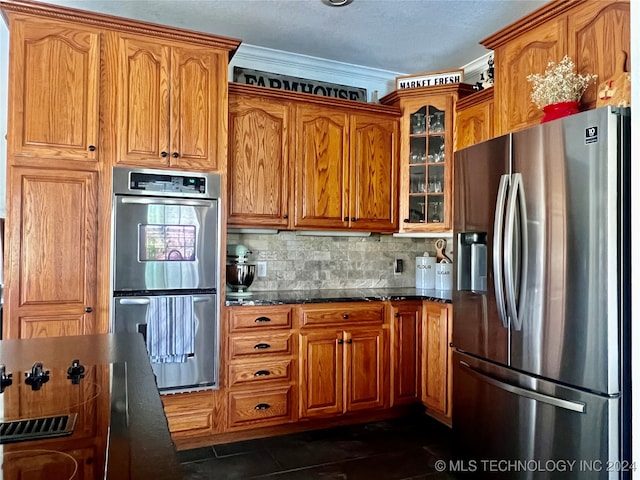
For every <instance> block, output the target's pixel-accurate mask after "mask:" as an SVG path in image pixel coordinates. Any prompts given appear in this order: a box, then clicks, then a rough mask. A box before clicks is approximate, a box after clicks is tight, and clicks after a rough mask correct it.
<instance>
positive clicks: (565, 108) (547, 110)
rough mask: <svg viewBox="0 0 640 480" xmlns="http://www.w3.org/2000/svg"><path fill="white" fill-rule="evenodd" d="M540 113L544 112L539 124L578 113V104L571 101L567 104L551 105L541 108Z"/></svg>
mask: <svg viewBox="0 0 640 480" xmlns="http://www.w3.org/2000/svg"><path fill="white" fill-rule="evenodd" d="M542 111H543V112H544V116H543V117H542V120H541V121H540V123H545V122H549V121H551V120H556V119H557V118H562V117H566V116H569V115H573V114H574V113H578V112H579V111H580V102H577V101H574V100H572V101H569V102H558V103H552V104H551V105H547V106H546V107H543V108H542Z"/></svg>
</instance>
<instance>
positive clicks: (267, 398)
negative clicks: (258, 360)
mask: <svg viewBox="0 0 640 480" xmlns="http://www.w3.org/2000/svg"><path fill="white" fill-rule="evenodd" d="M291 413H292V411H291V387H289V386H287V387H282V388H278V389H270V390H258V391H256V390H250V391H244V392H230V393H229V427H238V426H242V425H254V424H256V423H270V424H275V423H284V422H287V421H289V420H291Z"/></svg>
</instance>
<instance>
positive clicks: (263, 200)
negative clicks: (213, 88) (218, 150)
mask: <svg viewBox="0 0 640 480" xmlns="http://www.w3.org/2000/svg"><path fill="white" fill-rule="evenodd" d="M290 111H291V107H290V106H289V104H287V103H283V102H278V101H273V100H270V99H264V98H260V97H248V96H243V95H230V96H229V164H228V167H227V177H228V180H229V201H228V205H229V212H228V213H229V216H228V220H227V221H228V225H233V226H236V225H237V226H260V227H272V228H286V227H287V226H288V224H289V220H288V219H289V193H288V192H289V143H290V142H289V136H290V128H289V122H290Z"/></svg>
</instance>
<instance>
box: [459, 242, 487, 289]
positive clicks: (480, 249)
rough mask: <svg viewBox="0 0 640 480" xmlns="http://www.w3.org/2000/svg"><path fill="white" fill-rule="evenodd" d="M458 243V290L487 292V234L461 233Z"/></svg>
mask: <svg viewBox="0 0 640 480" xmlns="http://www.w3.org/2000/svg"><path fill="white" fill-rule="evenodd" d="M457 243H458V244H457V249H458V254H457V272H456V273H457V278H458V282H457V289H458V290H472V291H476V292H486V291H487V233H486V232H461V233H459V234H458V239H457Z"/></svg>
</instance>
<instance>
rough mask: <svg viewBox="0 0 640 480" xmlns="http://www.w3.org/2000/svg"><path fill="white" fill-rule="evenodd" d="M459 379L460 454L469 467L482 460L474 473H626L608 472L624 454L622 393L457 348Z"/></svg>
mask: <svg viewBox="0 0 640 480" xmlns="http://www.w3.org/2000/svg"><path fill="white" fill-rule="evenodd" d="M453 381H454V391H455V392H456V395H455V396H454V399H453V429H454V437H455V443H454V444H455V445H456V449H457V451H456V452H455V453H456V456H457V457H459V459H460V460H464V463H465V464H466V466H467V467H469V466H470V465H475V468H476V471H475V472H474V475H473V478H492V479H494V478H498V479H500V478H504V479H509V480H512V479H535V480H539V479H556V478H558V479H560V478H561V479H563V480H565V479H580V480H583V479H614V478H616V479H617V478H620V477H619V472H610V473H607V472H606V471H605V470H606V467H607V465H615V464H616V463H615V462H616V461H618V462H619V460H620V439H619V433H618V432H619V431H620V430H619V418H620V415H619V407H620V399H619V398H617V397H613V398H610V397H607V396H599V395H595V394H589V393H585V392H582V391H579V390H576V389H573V388H568V387H564V386H561V385H558V384H555V383H552V382H547V381H542V380H539V379H535V378H533V377H530V376H527V375H524V374H520V373H517V372H515V371H513V370H511V369H509V368H505V367H500V366H497V365H494V364H489V363H487V362H484V361H481V360H478V359H476V358H473V357H469V356H466V355H462V354H460V353H457V352H456V353H454V372H453ZM489 460H497V461H501V462H502V463H501V464H498V463H497V462H494V463H490V462H489ZM483 461H484V462H483ZM518 461H519V463H516V462H518ZM571 462H575V463H571ZM608 462H610V463H608Z"/></svg>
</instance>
